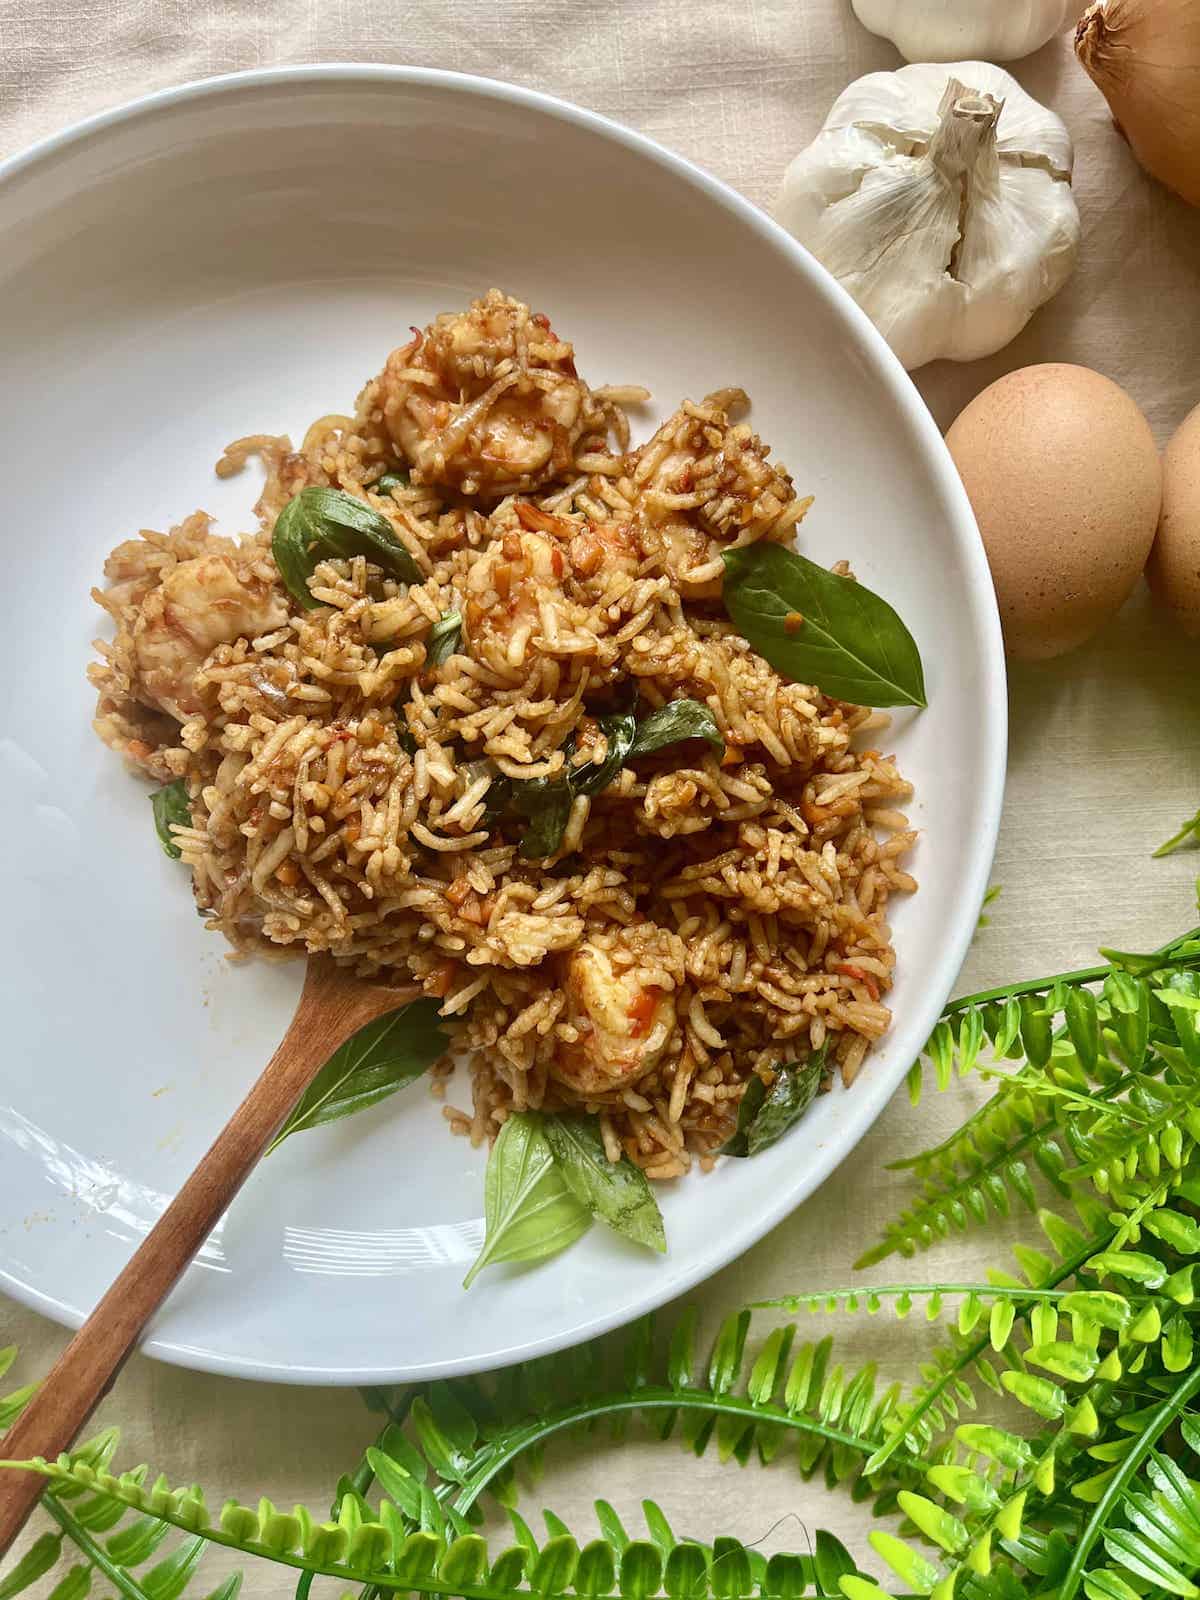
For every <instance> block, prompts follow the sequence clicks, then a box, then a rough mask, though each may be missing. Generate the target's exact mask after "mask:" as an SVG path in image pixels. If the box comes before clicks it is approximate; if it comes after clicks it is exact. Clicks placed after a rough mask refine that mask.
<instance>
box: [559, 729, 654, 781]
mask: <svg viewBox="0 0 1200 1600" xmlns="http://www.w3.org/2000/svg"><path fill="white" fill-rule="evenodd" d="M596 721H597V723H598V724H599V726H600V732H601V733H602V734H603V735H604V737H605V739H606V740H607V741H608V743H607V748H606V749H605V752H604V760H603V761H601V762H599V763H598V764H597V763H595V762H589V763H588V764H587V765H585V766H582V767H568V769H567V775H566V782H567V783H568V784H569V785H570V787H571V793H572V796H574V795H577V794H599V793H600V791H601V789H607V788H608V786H609V784H610V783H611V782H612V781H613V779H614V778H615V777H616V776H617V774H618V773H619V772H620V770H621V768H622V767H623V766H624V765H625V762H626V761H627V760H628V758H629V752H630V750H631V749H632V748H633V741H634V736H635V733H636V730H637V722H636V720H635V718H634V714H633V712H632V711H617V712H614V713H613V714H612V715H611V716H607V717H597V718H596Z"/></svg>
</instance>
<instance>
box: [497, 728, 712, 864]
mask: <svg viewBox="0 0 1200 1600" xmlns="http://www.w3.org/2000/svg"><path fill="white" fill-rule="evenodd" d="M596 720H597V722H598V723H599V725H600V730H601V732H602V733H603V734H604V736H605V738H606V740H607V741H608V743H607V748H606V749H605V752H604V759H603V760H602V761H600V762H588V763H586V764H585V765H583V766H571V765H570V755H571V751H572V749H573V748H574V747H573V745H571V744H569V745H568V746H567V748H566V754H567V759H568V765H567V768H566V770H565V771H564V772H562V773H560V774H559V776H558V777H556V778H530V779H529V780H528V781H527V782H524V783H522V782H521V781H520V780H515V781H509V782H508V783H507V785H506V787H504V788H503V789H499V790H498V789H497V786H496V785H493V789H492V793H493V796H494V798H492V799H491V800H490V801H489V809H490V810H492V811H493V812H494V813H495V814H497V815H500V814H503V813H505V812H507V813H509V814H510V815H516V816H519V817H523V818H524V819H525V820H526V821H528V822H529V823H530V824H531V826H530V828H529V830H528V832H527V833H526V834H525V836H524V837H523V838H522V840H521V855H522V856H523V857H524V858H525V859H526V860H527V861H536V860H540V859H541V858H542V857H544V856H551V855H553V854H554V852H555V851H556V850H557V849H558V847H559V846H560V845H561V844H562V836H563V832H564V830H565V829H566V826H567V820H568V818H569V817H570V815H571V803H572V801H573V800H574V799H575V796H576V795H580V794H599V793H600V792H601V790H603V789H607V788H608V786H609V784H610V783H612V782H613V780H614V779H615V778H616V777H617V775H618V774H619V773H620V771H621V768H622V767H623V766H624V765H625V764H626V762H627V761H632V760H633V759H634V757H635V756H644V755H650V754H651V753H652V752H653V751H655V750H662V749H664V748H665V747H666V746H667V745H670V744H679V743H681V742H682V741H683V740H685V739H705V740H707V742H708V743H709V744H710V745H711V746H712V748H713V749H714V750H718V751H720V752H721V753H722V754H724V751H725V741H724V739H722V737H721V734H720V731H719V729H718V728H717V724H716V720H715V718H714V717H713V714H712V712H711V711H710V710H709V709H708V707H707V706H705V705H701V703H700V701H698V700H672V701H671V702H670V704H669V705H665V706H660V707H659V709H658V710H657V711H652V712H651V713H650V715H649V716H648V717H646V718H645V719H644V720H643V721H641V722H638V720H637V717H636V714H635V713H634V712H633V711H632V710H630V711H616V712H613V713H611V714H610V715H608V716H603V717H598V718H597V719H596Z"/></svg>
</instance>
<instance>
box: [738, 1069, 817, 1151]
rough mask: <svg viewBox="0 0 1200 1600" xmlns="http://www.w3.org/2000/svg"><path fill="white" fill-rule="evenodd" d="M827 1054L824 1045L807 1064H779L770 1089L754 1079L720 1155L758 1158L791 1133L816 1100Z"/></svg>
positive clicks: (750, 1082) (747, 1088)
mask: <svg viewBox="0 0 1200 1600" xmlns="http://www.w3.org/2000/svg"><path fill="white" fill-rule="evenodd" d="M825 1052H826V1046H825V1045H822V1046H821V1048H820V1049H819V1050H814V1051H813V1053H812V1055H811V1056H809V1058H808V1060H807V1061H799V1062H797V1061H781V1062H776V1064H775V1082H774V1083H773V1084H772V1085H771V1087H770V1088H769V1089H768V1088H766V1086H765V1085H764V1084H763V1081H762V1079H761V1078H760V1077H758V1076H757V1074H756V1075H755V1076H754V1077H753V1078H751V1079H750V1081H749V1083H748V1084H747V1085H746V1092H745V1094H744V1095H743V1096H742V1098H741V1102H740V1104H739V1105H738V1120H737V1128H736V1130H735V1132H734V1134H733V1136H732V1138H730V1139H727V1140H726V1142H725V1143H724V1144H723V1145H722V1147H721V1154H722V1155H727V1156H756V1155H757V1154H758V1153H759V1151H760V1150H766V1149H768V1148H769V1147H770V1146H771V1145H773V1144H775V1143H776V1141H777V1140H779V1139H782V1137H783V1135H784V1134H785V1133H788V1132H790V1130H791V1129H792V1128H794V1127H795V1126H796V1124H797V1123H798V1122H799V1121H800V1118H801V1117H802V1116H803V1115H804V1113H805V1112H806V1111H807V1110H808V1108H809V1106H811V1105H812V1103H813V1101H814V1100H815V1099H816V1097H817V1091H818V1089H820V1087H821V1079H822V1077H823V1076H824V1074H825ZM755 1085H757V1086H758V1087H757V1089H756V1088H755Z"/></svg>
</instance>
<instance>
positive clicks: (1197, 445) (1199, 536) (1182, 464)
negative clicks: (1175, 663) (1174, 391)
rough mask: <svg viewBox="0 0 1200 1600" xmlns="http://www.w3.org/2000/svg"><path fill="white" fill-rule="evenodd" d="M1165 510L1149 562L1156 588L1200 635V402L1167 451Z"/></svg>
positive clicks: (1178, 619)
mask: <svg viewBox="0 0 1200 1600" xmlns="http://www.w3.org/2000/svg"><path fill="white" fill-rule="evenodd" d="M1162 467H1163V496H1162V515H1161V516H1160V517H1159V519H1158V536H1157V538H1156V539H1155V541H1154V549H1153V550H1151V552H1150V560H1149V563H1148V564H1147V567H1146V577H1147V579H1148V580H1149V583H1150V589H1151V592H1152V593H1153V595H1154V598H1155V600H1157V601H1158V603H1159V605H1160V606H1162V608H1163V609H1164V610H1165V611H1167V612H1169V613H1170V615H1171V616H1172V618H1173V619H1174V620H1175V621H1176V622H1177V623H1178V624H1179V626H1180V627H1181V628H1182V629H1183V631H1184V632H1185V633H1190V634H1191V635H1192V636H1193V638H1195V637H1197V636H1200V406H1197V407H1196V409H1195V410H1194V411H1192V412H1191V413H1189V415H1188V416H1186V417H1185V418H1184V419H1183V421H1182V422H1181V423H1180V425H1179V428H1178V430H1177V432H1176V433H1175V436H1174V438H1173V439H1172V440H1171V442H1170V444H1169V445H1168V446H1167V448H1166V450H1165V451H1164V452H1163V463H1162Z"/></svg>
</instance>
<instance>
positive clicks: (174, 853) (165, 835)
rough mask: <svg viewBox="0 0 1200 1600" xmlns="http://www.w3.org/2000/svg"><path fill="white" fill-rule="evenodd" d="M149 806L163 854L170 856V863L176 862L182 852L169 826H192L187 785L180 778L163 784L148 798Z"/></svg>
mask: <svg viewBox="0 0 1200 1600" xmlns="http://www.w3.org/2000/svg"><path fill="white" fill-rule="evenodd" d="M150 804H151V806H152V807H153V810H154V826H155V829H156V831H157V833H158V842H159V843H160V844H161V845H162V847H163V854H164V855H168V856H170V858H171V860H172V861H178V860H179V858H180V856H181V855H182V853H183V852H182V851H181V850H180V848H179V845H178V844H177V843H176V840H175V835H174V834H173V833H172V832H171V824H172V823H173V822H174V823H176V824H177V825H178V826H179V827H181V828H190V827H191V825H192V803H191V801H190V800H189V799H188V792H187V784H186V783H184V781H183V779H182V778H176V779H175V781H174V782H173V783H167V784H164V785H163V787H162V788H161V789H156V790H155V791H154V793H153V794H152V795H151V796H150Z"/></svg>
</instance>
